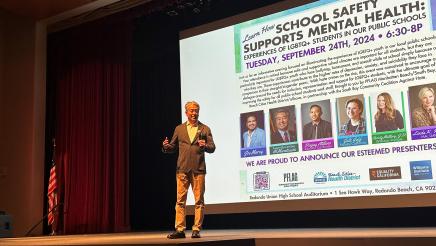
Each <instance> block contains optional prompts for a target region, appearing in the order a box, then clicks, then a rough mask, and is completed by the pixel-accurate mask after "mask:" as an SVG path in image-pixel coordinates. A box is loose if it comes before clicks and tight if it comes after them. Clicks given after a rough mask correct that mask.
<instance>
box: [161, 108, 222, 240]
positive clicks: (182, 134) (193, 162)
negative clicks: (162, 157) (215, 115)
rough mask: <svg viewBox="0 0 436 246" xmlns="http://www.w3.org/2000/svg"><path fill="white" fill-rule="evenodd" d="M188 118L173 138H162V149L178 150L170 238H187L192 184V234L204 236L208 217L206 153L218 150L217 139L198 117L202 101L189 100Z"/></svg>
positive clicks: (167, 150) (163, 150) (166, 151)
mask: <svg viewBox="0 0 436 246" xmlns="http://www.w3.org/2000/svg"><path fill="white" fill-rule="evenodd" d="M185 114H186V118H187V121H186V122H184V123H182V124H180V125H178V126H177V127H176V129H175V130H174V133H173V136H172V137H171V140H169V139H168V138H167V137H166V138H165V140H164V141H163V142H162V152H164V153H175V152H178V154H179V156H178V159H177V168H176V183H177V197H176V207H175V210H176V211H175V212H176V216H175V231H174V232H173V233H171V234H169V235H168V236H167V238H169V239H177V238H185V229H186V198H187V195H188V190H189V186H191V187H192V192H193V193H194V199H195V207H194V224H193V225H192V235H191V237H192V238H200V230H201V228H202V225H203V218H204V207H205V205H204V191H205V176H206V162H205V156H204V155H205V153H213V152H214V151H215V143H214V141H213V138H212V132H211V130H210V128H209V127H208V126H207V125H205V124H203V123H201V122H200V121H198V117H199V115H200V105H199V104H198V103H197V102H195V101H190V102H187V103H186V104H185Z"/></svg>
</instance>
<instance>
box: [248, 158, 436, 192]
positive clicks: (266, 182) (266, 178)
mask: <svg viewBox="0 0 436 246" xmlns="http://www.w3.org/2000/svg"><path fill="white" fill-rule="evenodd" d="M401 178H402V174H401V167H400V166H393V167H379V168H370V169H369V179H370V181H377V180H389V179H401ZM410 178H411V180H428V179H433V173H432V168H431V161H430V160H423V161H411V162H410ZM360 179H361V175H360V174H357V173H354V172H350V171H341V172H327V173H326V172H322V171H319V172H316V173H315V174H314V175H313V182H314V183H315V184H325V183H328V182H337V181H355V180H360ZM270 183H271V182H270V174H269V172H256V173H254V174H253V189H254V190H255V191H261V190H269V189H270ZM302 184H304V182H301V181H300V179H299V175H298V172H288V173H283V180H282V182H281V183H279V184H278V185H279V186H280V187H284V188H290V187H297V186H299V185H302Z"/></svg>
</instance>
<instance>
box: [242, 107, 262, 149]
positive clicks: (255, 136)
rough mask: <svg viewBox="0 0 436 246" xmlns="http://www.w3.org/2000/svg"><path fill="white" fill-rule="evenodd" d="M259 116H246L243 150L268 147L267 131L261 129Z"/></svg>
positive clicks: (251, 114) (249, 114)
mask: <svg viewBox="0 0 436 246" xmlns="http://www.w3.org/2000/svg"><path fill="white" fill-rule="evenodd" d="M258 124H259V121H258V114H256V113H248V114H245V124H244V126H243V128H244V129H246V130H245V131H244V133H243V134H242V140H243V144H242V147H243V148H258V147H265V146H266V138H265V131H264V130H263V129H262V128H260V127H259V125H258Z"/></svg>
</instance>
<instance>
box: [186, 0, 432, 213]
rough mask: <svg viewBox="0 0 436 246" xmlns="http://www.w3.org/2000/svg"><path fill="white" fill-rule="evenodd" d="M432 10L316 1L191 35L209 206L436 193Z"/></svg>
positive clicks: (372, 1)
mask: <svg viewBox="0 0 436 246" xmlns="http://www.w3.org/2000/svg"><path fill="white" fill-rule="evenodd" d="M435 5H436V1H427V0H383V1H382V0H360V1H354V0H347V1H334V0H328V1H317V2H313V3H310V4H307V5H302V6H298V7H296V8H291V9H286V10H283V11H281V12H278V13H275V14H271V15H266V16H263V17H260V18H257V19H252V20H249V21H246V22H242V23H235V24H234V25H232V26H226V27H222V28H219V29H216V30H213V31H208V32H205V33H197V34H195V35H187V37H183V38H182V39H181V40H180V62H181V97H182V105H184V103H185V102H186V101H190V100H195V101H197V102H198V103H199V104H200V105H201V110H200V118H199V119H200V121H202V122H204V123H205V124H207V125H208V126H210V128H211V130H212V134H213V136H214V140H215V144H216V146H217V149H216V152H215V153H214V154H211V155H206V162H207V177H206V194H205V200H206V203H207V204H210V205H214V204H241V203H243V204H245V205H244V206H250V205H249V204H250V203H259V202H262V203H264V204H272V203H273V202H275V201H300V200H313V199H317V201H319V200H324V199H336V198H373V197H385V198H386V197H387V198H388V199H389V198H391V197H392V198H393V199H394V198H395V197H396V196H399V195H400V196H401V195H406V196H413V195H425V194H432V193H433V194H435V193H436V181H435V180H434V175H433V174H432V170H433V168H432V166H433V165H434V164H436V109H435V105H436V104H435V91H436V74H435V72H436V31H435V30H434V29H435V26H436V23H433V19H435V18H434V16H435V15H436V13H432V9H435ZM209 30H210V29H209ZM182 117H183V115H182ZM182 119H184V118H182ZM189 203H190V204H191V205H192V204H193V199H192V197H190V198H189Z"/></svg>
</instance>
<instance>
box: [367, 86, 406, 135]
mask: <svg viewBox="0 0 436 246" xmlns="http://www.w3.org/2000/svg"><path fill="white" fill-rule="evenodd" d="M374 120H375V129H376V132H385V131H394V130H399V129H403V128H404V119H403V116H402V115H401V113H400V111H398V110H397V109H395V104H394V100H393V99H392V96H391V95H390V94H389V93H387V92H382V93H380V94H379V95H378V96H377V113H376V114H375V115H374Z"/></svg>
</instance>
